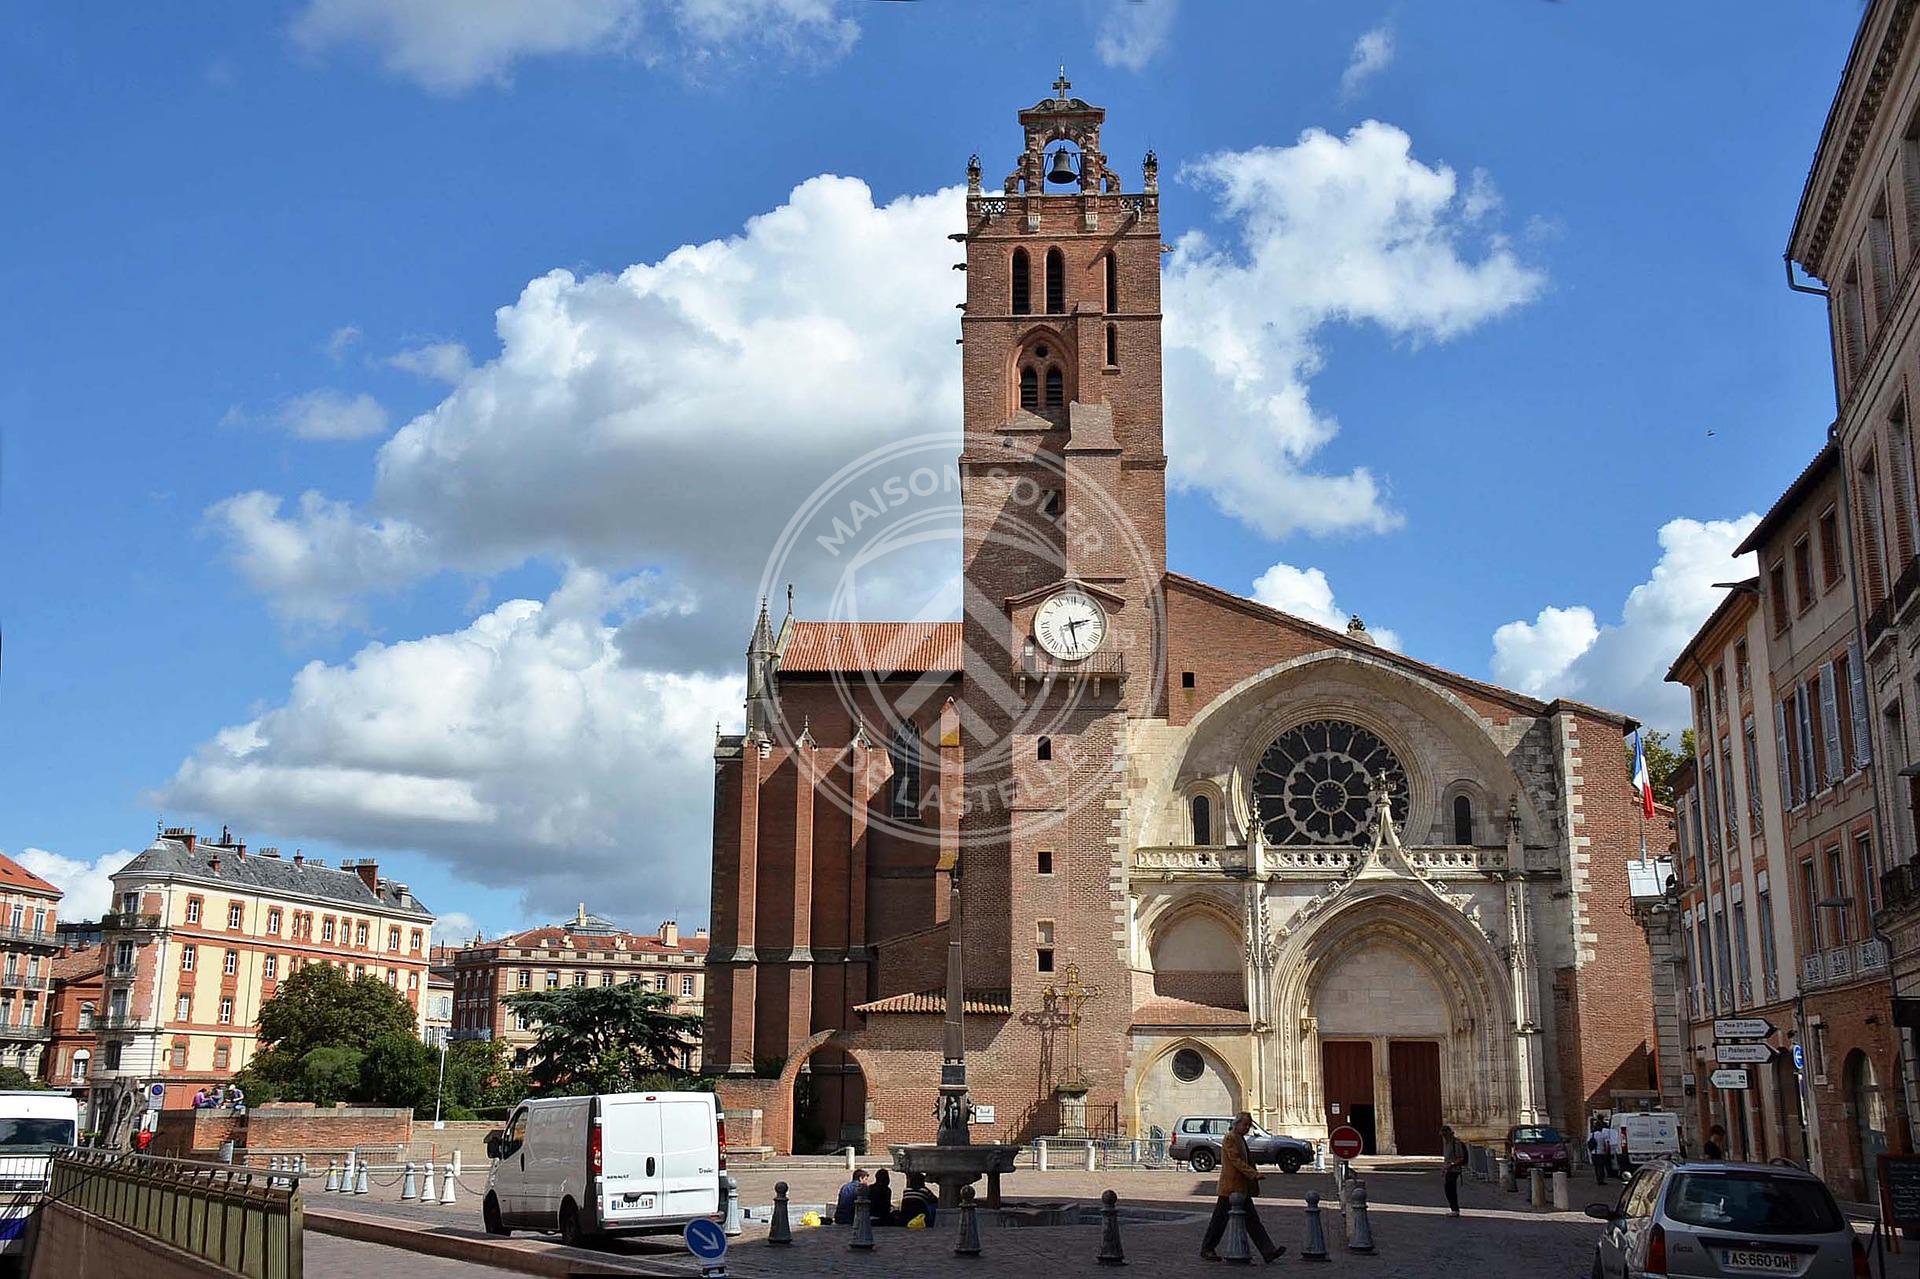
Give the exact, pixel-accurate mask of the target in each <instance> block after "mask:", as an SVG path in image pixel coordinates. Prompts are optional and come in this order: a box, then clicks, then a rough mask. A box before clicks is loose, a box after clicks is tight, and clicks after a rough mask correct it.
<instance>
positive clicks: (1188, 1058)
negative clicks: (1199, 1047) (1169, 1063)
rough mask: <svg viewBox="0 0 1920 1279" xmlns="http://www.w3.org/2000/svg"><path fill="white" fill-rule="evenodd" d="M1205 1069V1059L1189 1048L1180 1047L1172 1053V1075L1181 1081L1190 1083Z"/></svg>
mask: <svg viewBox="0 0 1920 1279" xmlns="http://www.w3.org/2000/svg"><path fill="white" fill-rule="evenodd" d="M1206 1069H1207V1063H1206V1059H1205V1058H1203V1057H1202V1056H1201V1055H1200V1054H1199V1053H1197V1052H1195V1051H1194V1050H1193V1049H1191V1048H1182V1049H1181V1050H1180V1051H1179V1052H1177V1053H1175V1054H1174V1055H1173V1077H1174V1078H1175V1079H1178V1080H1180V1081H1181V1082H1182V1083H1188V1084H1190V1083H1192V1082H1193V1081H1194V1080H1196V1079H1198V1078H1200V1076H1201V1075H1202V1074H1203V1073H1205V1071H1206Z"/></svg>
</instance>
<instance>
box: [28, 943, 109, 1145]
mask: <svg viewBox="0 0 1920 1279" xmlns="http://www.w3.org/2000/svg"><path fill="white" fill-rule="evenodd" d="M49 967H50V968H51V970H52V972H51V977H52V982H53V988H52V990H51V992H50V995H49V997H50V998H51V999H52V1001H53V1009H52V1015H51V1016H50V1017H49V1018H48V1019H47V1030H48V1040H47V1051H46V1054H45V1056H43V1057H42V1058H41V1066H42V1073H41V1076H40V1078H41V1079H42V1080H43V1081H44V1082H45V1083H46V1085H47V1086H48V1087H49V1088H57V1089H60V1090H61V1091H63V1092H68V1093H72V1094H73V1095H74V1096H75V1097H78V1098H79V1099H80V1101H81V1109H82V1112H83V1113H84V1112H85V1110H86V1102H87V1098H88V1094H89V1092H90V1091H91V1089H92V1079H91V1075H92V1064H93V1054H94V1050H95V1047H96V1041H95V1034H96V1032H95V1029H94V1021H95V1019H96V1018H97V1017H98V1015H99V1012H100V1008H101V1007H102V1005H103V1003H104V994H103V992H104V985H105V979H106V967H107V953H106V951H105V950H103V949H102V948H100V947H99V946H80V947H75V948H70V949H67V950H63V951H61V952H60V953H59V954H57V955H55V956H54V957H53V960H52V962H51V963H50V965H49Z"/></svg>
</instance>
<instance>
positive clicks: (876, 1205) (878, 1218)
mask: <svg viewBox="0 0 1920 1279" xmlns="http://www.w3.org/2000/svg"><path fill="white" fill-rule="evenodd" d="M867 1202H868V1203H869V1204H870V1205H872V1216H871V1217H870V1218H869V1220H871V1221H872V1222H873V1224H874V1225H876V1226H891V1225H894V1224H896V1223H895V1221H894V1219H893V1176H892V1174H890V1173H889V1172H888V1171H887V1170H886V1169H885V1168H882V1169H881V1170H880V1171H879V1172H876V1173H874V1174H873V1189H872V1190H870V1191H868V1192H867Z"/></svg>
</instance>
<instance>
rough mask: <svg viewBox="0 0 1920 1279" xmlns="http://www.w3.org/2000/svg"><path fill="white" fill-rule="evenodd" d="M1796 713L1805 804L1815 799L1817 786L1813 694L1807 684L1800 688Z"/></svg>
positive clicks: (1801, 793) (1802, 795)
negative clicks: (1814, 774) (1814, 765)
mask: <svg viewBox="0 0 1920 1279" xmlns="http://www.w3.org/2000/svg"><path fill="white" fill-rule="evenodd" d="M1794 711H1795V712H1796V715H1795V718H1796V719H1797V720H1798V723H1797V724H1796V725H1795V731H1796V732H1798V733H1799V734H1800V801H1801V802H1802V803H1805V802H1806V801H1807V800H1809V799H1812V798H1813V791H1814V786H1815V785H1816V782H1815V780H1814V776H1813V693H1812V690H1810V689H1809V688H1808V687H1807V686H1806V685H1805V684H1802V685H1801V686H1800V695H1799V696H1798V697H1796V698H1795V699H1794Z"/></svg>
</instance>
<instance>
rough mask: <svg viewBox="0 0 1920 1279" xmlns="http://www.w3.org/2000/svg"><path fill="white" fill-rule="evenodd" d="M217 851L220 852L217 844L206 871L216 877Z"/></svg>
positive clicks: (217, 865) (218, 867) (218, 856)
mask: <svg viewBox="0 0 1920 1279" xmlns="http://www.w3.org/2000/svg"><path fill="white" fill-rule="evenodd" d="M219 850H220V846H219V845H218V844H215V845H214V853H213V857H212V859H211V860H209V861H208V862H207V869H208V870H210V871H212V872H213V873H214V874H216V875H218V874H219V873H220V851H219Z"/></svg>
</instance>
